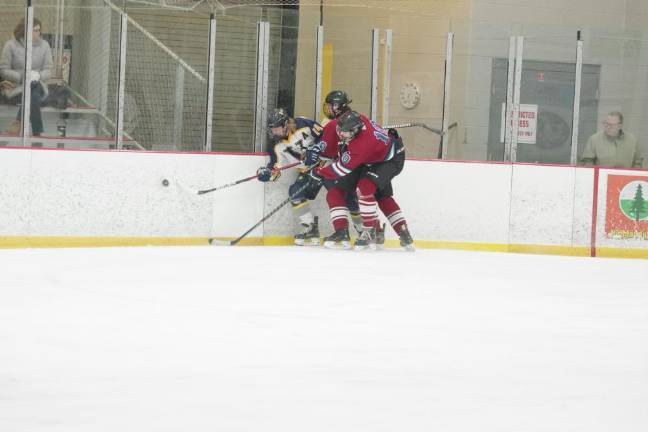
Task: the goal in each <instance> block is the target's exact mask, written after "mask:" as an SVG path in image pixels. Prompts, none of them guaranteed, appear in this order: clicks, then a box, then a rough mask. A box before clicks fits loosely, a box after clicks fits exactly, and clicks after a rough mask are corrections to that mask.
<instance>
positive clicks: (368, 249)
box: [353, 244, 376, 252]
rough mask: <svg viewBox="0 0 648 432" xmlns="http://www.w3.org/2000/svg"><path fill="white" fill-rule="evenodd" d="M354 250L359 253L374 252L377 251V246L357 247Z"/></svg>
mask: <svg viewBox="0 0 648 432" xmlns="http://www.w3.org/2000/svg"><path fill="white" fill-rule="evenodd" d="M353 250H356V251H358V252H362V251H367V252H373V251H375V250H376V245H375V244H369V245H367V246H355V247H354V248H353Z"/></svg>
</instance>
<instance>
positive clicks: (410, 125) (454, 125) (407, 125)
mask: <svg viewBox="0 0 648 432" xmlns="http://www.w3.org/2000/svg"><path fill="white" fill-rule="evenodd" d="M456 126H457V122H454V123H452V124H451V125H450V126H449V127H448V130H450V129H452V128H453V127H456ZM408 127H422V128H423V129H427V130H429V131H430V132H432V133H435V134H437V135H439V136H443V135H445V134H444V133H443V131H442V130H441V129H437V128H433V127H429V126H428V125H426V124H425V123H399V124H395V125H389V126H383V127H382V128H383V129H391V128H394V129H398V128H408Z"/></svg>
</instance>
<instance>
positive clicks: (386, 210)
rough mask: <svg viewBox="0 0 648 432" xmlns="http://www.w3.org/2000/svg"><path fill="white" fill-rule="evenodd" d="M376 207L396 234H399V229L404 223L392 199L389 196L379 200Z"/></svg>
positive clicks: (402, 216) (400, 212) (399, 210)
mask: <svg viewBox="0 0 648 432" xmlns="http://www.w3.org/2000/svg"><path fill="white" fill-rule="evenodd" d="M378 207H380V211H382V213H383V214H384V215H385V217H386V218H387V220H388V221H389V224H390V225H391V226H392V228H394V231H395V232H396V234H400V232H401V228H402V227H403V226H404V225H405V222H406V221H405V216H404V215H403V212H402V211H401V209H400V207H399V206H398V204H397V203H396V201H395V200H394V197H391V196H389V197H385V198H382V199H380V201H378Z"/></svg>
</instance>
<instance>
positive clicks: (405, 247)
mask: <svg viewBox="0 0 648 432" xmlns="http://www.w3.org/2000/svg"><path fill="white" fill-rule="evenodd" d="M401 247H402V248H403V250H404V251H406V252H416V248H415V247H414V244H409V245H407V246H401Z"/></svg>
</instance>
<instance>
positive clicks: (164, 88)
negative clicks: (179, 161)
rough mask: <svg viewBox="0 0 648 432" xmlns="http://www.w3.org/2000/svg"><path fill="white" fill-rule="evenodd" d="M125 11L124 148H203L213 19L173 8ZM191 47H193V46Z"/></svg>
mask: <svg viewBox="0 0 648 432" xmlns="http://www.w3.org/2000/svg"><path fill="white" fill-rule="evenodd" d="M154 12H155V13H154V14H153V13H151V10H149V9H141V8H126V13H128V16H129V23H128V39H127V40H128V45H127V53H126V79H125V83H124V89H125V92H124V101H123V102H124V113H123V125H124V147H125V148H136V149H141V148H143V149H147V150H194V151H195V150H201V149H202V148H203V145H204V142H203V141H204V138H203V136H204V135H203V134H204V127H200V126H196V122H197V123H198V125H200V123H201V122H202V124H204V122H205V96H204V95H205V90H204V89H205V86H206V64H205V62H206V58H207V54H206V53H207V44H208V39H207V34H208V31H209V20H208V19H207V18H205V17H203V16H195V15H191V14H187V13H186V12H183V11H178V10H174V9H155V10H154ZM189 41H190V42H191V44H188V42H189Z"/></svg>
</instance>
